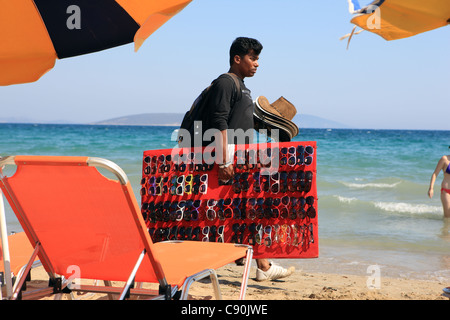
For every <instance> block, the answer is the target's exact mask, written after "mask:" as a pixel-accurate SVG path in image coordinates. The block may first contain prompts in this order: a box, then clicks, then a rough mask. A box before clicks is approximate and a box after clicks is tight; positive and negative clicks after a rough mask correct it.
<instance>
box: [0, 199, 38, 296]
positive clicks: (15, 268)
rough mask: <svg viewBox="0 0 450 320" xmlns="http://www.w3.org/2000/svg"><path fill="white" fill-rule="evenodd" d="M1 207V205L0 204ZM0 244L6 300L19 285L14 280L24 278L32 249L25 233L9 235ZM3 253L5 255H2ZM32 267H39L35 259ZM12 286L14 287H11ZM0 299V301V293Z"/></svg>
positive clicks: (0, 264)
mask: <svg viewBox="0 0 450 320" xmlns="http://www.w3.org/2000/svg"><path fill="white" fill-rule="evenodd" d="M0 205H1V203H0ZM2 242H5V244H6V245H4V244H3V243H1V244H0V272H1V276H2V281H1V282H2V286H3V285H5V287H6V298H10V297H11V296H12V292H13V290H15V288H16V287H17V285H18V284H19V282H18V281H15V280H16V279H18V278H19V279H20V278H21V277H24V279H26V278H27V275H26V274H24V271H25V268H26V266H27V264H28V262H30V261H29V259H30V257H31V255H32V254H33V250H34V249H33V247H32V246H31V244H30V241H29V240H28V238H27V236H26V234H25V232H18V233H14V234H12V235H9V236H8V237H7V239H6V241H5V240H4V239H3V241H2ZM3 247H7V248H8V250H6V251H4V250H3ZM4 252H5V254H4ZM31 263H32V267H37V266H39V265H40V261H39V260H38V259H37V258H36V259H35V260H33V261H32V262H31ZM13 285H14V286H13ZM0 299H2V293H1V291H0Z"/></svg>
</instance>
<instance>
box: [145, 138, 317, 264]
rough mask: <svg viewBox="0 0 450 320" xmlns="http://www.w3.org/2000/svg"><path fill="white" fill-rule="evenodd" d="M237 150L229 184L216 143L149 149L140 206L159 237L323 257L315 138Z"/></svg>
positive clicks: (259, 254)
mask: <svg viewBox="0 0 450 320" xmlns="http://www.w3.org/2000/svg"><path fill="white" fill-rule="evenodd" d="M230 151H231V152H232V153H233V159H232V161H233V166H234V171H235V172H234V177H233V179H231V180H230V181H228V182H227V183H226V184H225V183H224V182H223V181H219V179H218V165H217V163H216V162H215V161H214V160H215V157H216V154H215V150H214V149H211V148H210V149H208V148H207V147H206V148H200V149H199V150H191V149H187V148H174V149H164V150H148V151H145V152H144V155H143V167H142V181H141V187H142V188H141V196H142V200H141V203H142V208H141V209H142V214H143V216H144V218H145V220H146V222H147V226H148V228H149V232H150V234H151V237H152V239H153V241H154V242H158V241H166V240H193V241H217V242H231V243H243V244H250V245H252V246H253V249H254V257H255V258H292V259H295V258H316V257H318V253H319V246H318V239H319V238H318V224H317V213H318V210H317V187H316V175H317V170H316V167H317V166H316V163H317V153H316V142H315V141H306V142H282V143H267V144H250V145H237V146H234V151H232V150H230Z"/></svg>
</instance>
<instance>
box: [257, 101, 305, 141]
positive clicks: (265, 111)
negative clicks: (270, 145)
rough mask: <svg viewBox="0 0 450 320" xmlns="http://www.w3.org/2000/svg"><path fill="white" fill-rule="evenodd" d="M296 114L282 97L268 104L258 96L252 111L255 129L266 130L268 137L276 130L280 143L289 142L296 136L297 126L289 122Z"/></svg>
mask: <svg viewBox="0 0 450 320" xmlns="http://www.w3.org/2000/svg"><path fill="white" fill-rule="evenodd" d="M296 113H297V110H296V109H295V107H294V105H293V104H292V103H290V102H289V101H288V100H286V99H285V98H283V97H280V98H279V99H278V100H277V101H275V102H274V103H272V104H270V103H269V101H268V100H267V98H266V97H264V96H260V97H258V98H257V99H256V101H255V108H254V110H253V118H254V120H255V129H256V130H258V129H268V131H269V134H270V135H271V133H272V130H274V129H277V130H278V131H279V137H278V138H279V140H280V142H282V141H291V140H292V138H294V137H295V136H296V135H297V134H298V127H297V125H296V124H295V123H293V122H292V121H291V119H292V118H293V117H294V116H295V114H296Z"/></svg>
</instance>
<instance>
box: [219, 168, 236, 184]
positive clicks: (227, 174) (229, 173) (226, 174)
mask: <svg viewBox="0 0 450 320" xmlns="http://www.w3.org/2000/svg"><path fill="white" fill-rule="evenodd" d="M217 173H218V176H219V180H222V181H228V180H230V179H233V176H234V167H233V165H232V164H230V165H229V166H228V167H225V168H220V167H219V170H218V172H217Z"/></svg>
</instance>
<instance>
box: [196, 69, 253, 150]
mask: <svg viewBox="0 0 450 320" xmlns="http://www.w3.org/2000/svg"><path fill="white" fill-rule="evenodd" d="M239 81H240V89H241V94H239V92H238V89H239V88H236V84H235V82H234V80H233V79H232V78H231V76H229V75H221V76H220V77H218V78H217V79H216V80H214V82H213V83H212V85H211V88H210V89H209V90H210V92H209V93H208V97H207V100H206V101H205V103H206V105H205V109H204V110H205V111H204V114H203V117H202V131H203V134H204V133H205V131H206V130H208V129H218V130H219V131H222V130H226V129H228V142H229V143H235V144H241V143H251V142H252V140H253V128H254V123H253V100H252V97H251V92H250V90H249V89H248V88H247V87H246V86H245V84H244V81H242V79H239ZM204 140H205V135H204ZM210 143H211V141H210V140H209V141H204V142H203V145H208V144H210Z"/></svg>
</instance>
